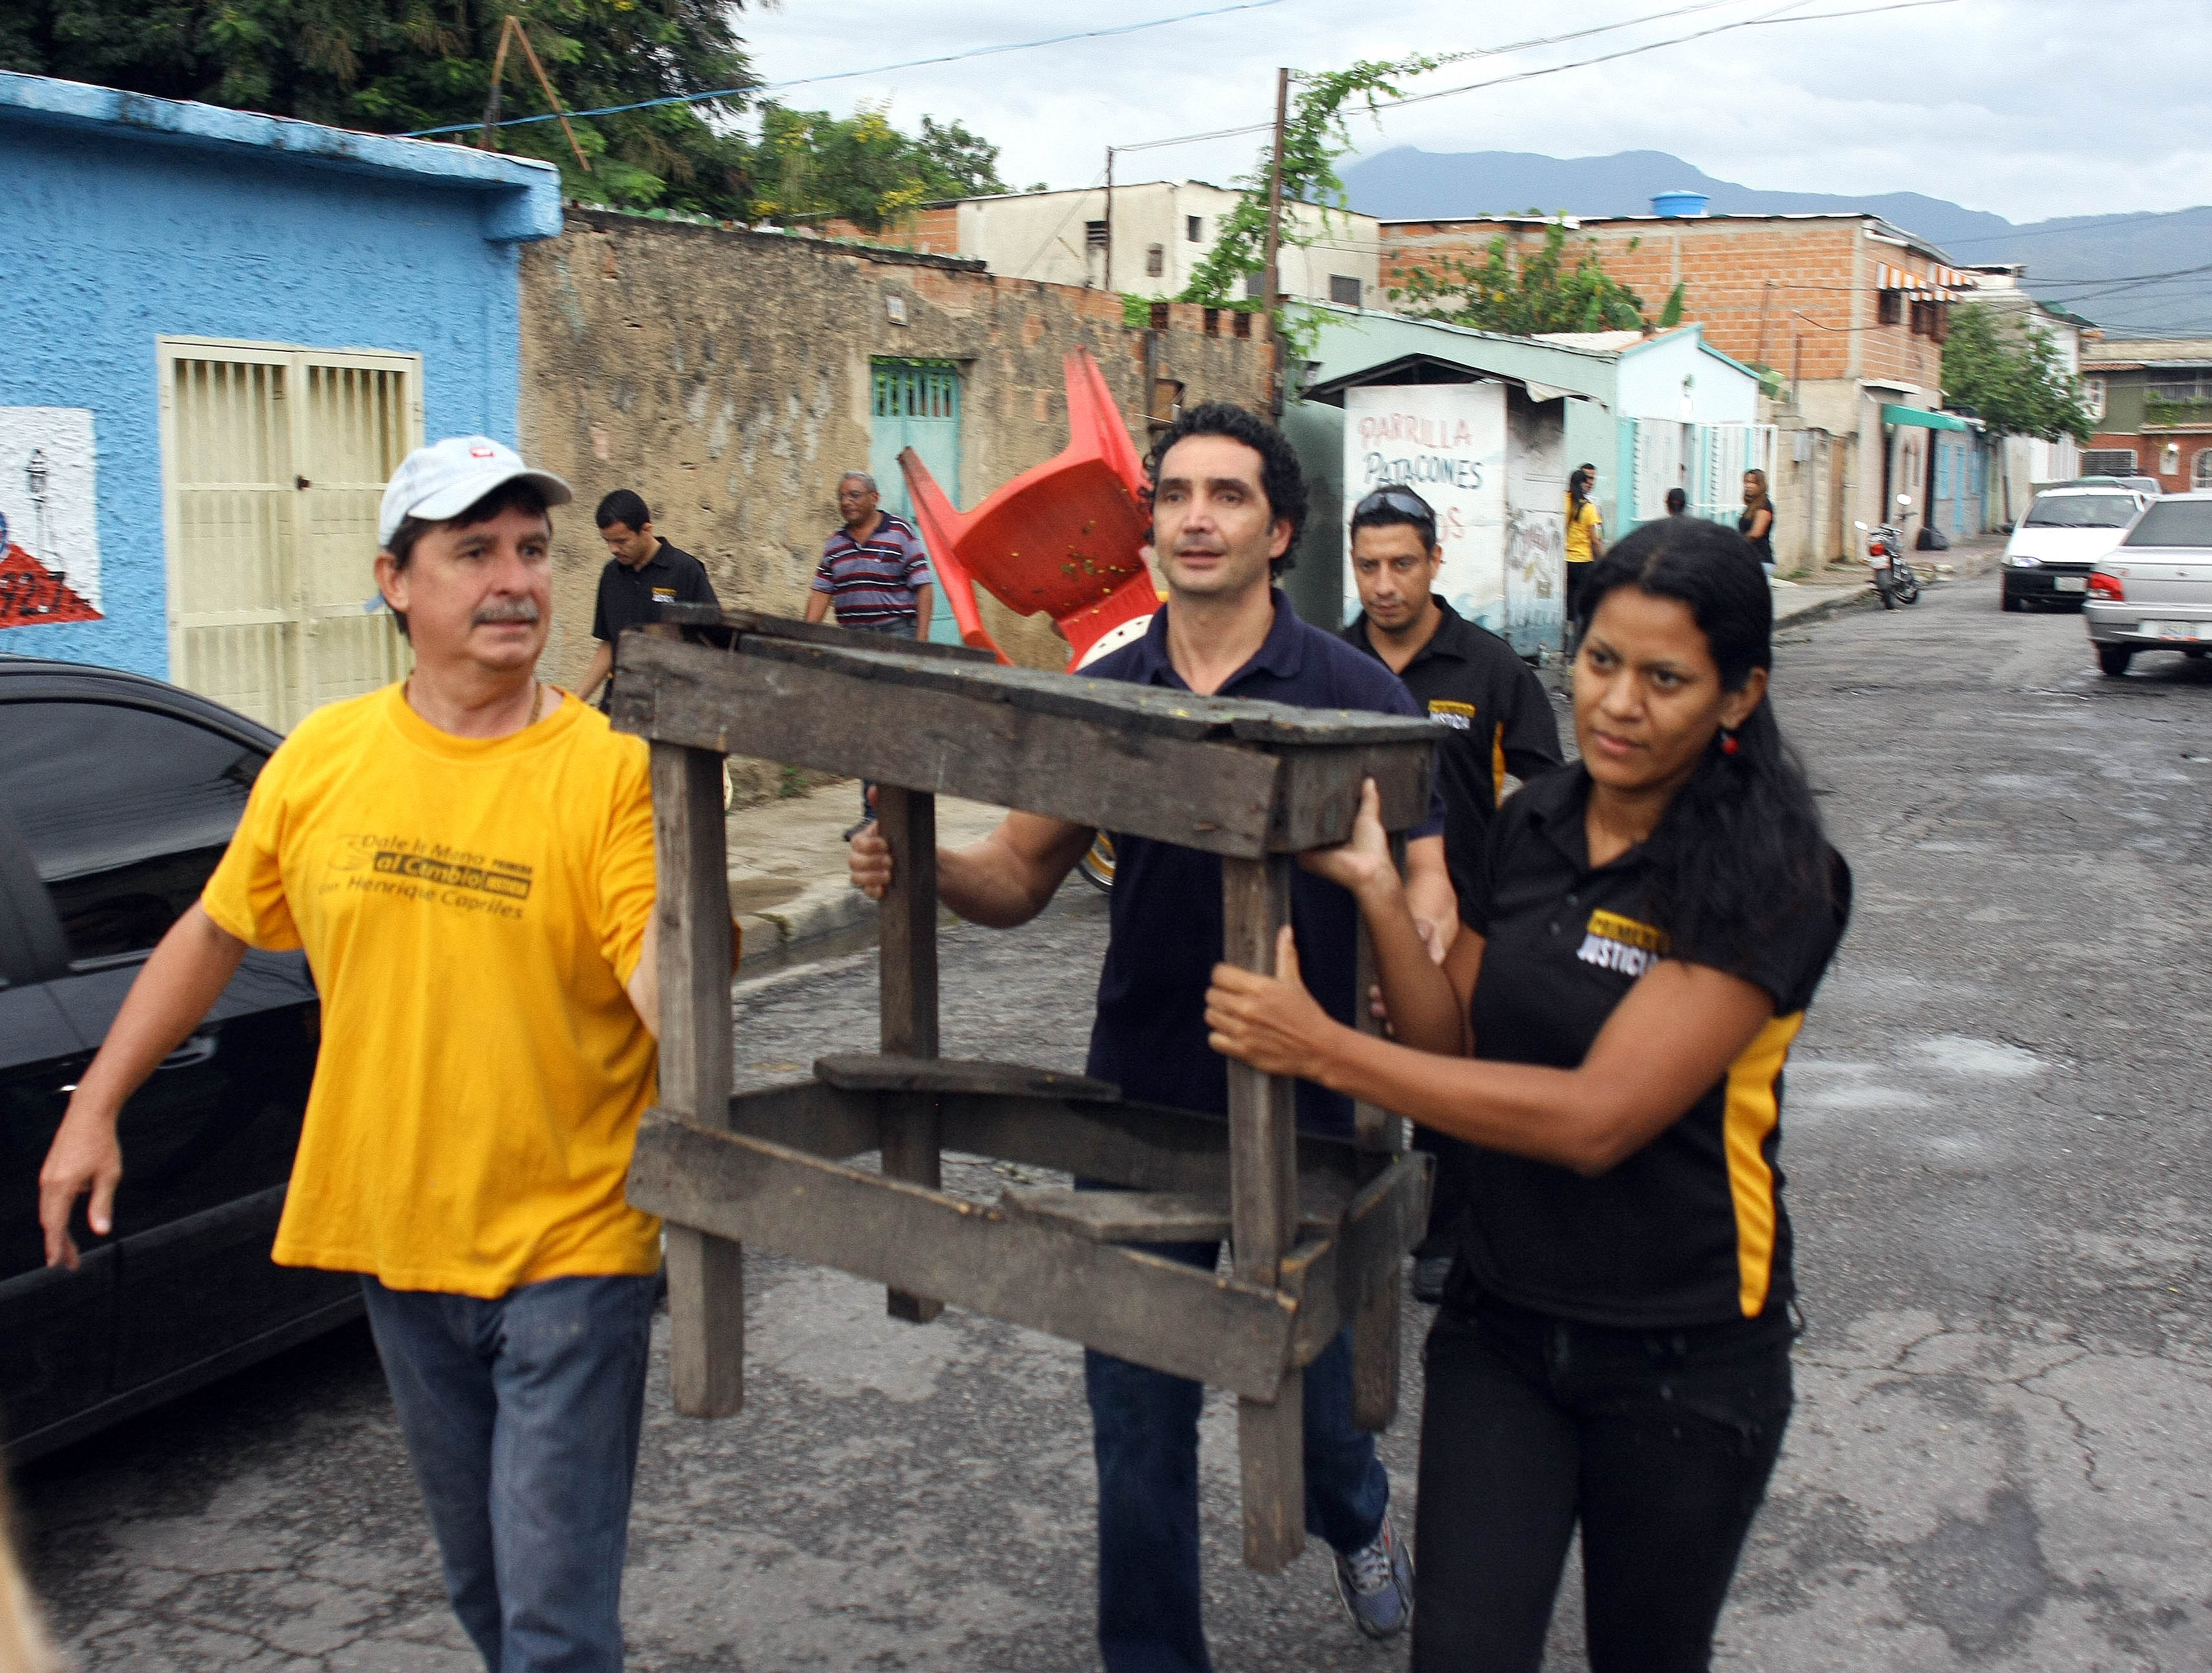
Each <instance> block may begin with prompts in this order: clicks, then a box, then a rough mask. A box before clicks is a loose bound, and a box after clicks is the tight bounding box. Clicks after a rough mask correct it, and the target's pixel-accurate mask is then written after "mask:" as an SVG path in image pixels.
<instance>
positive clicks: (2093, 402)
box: [2081, 338, 2212, 494]
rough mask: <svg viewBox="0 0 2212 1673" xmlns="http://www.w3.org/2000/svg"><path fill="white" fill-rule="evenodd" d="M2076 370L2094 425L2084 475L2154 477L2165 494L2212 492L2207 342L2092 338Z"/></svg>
mask: <svg viewBox="0 0 2212 1673" xmlns="http://www.w3.org/2000/svg"><path fill="white" fill-rule="evenodd" d="M2081 374H2082V376H2081V384H2082V404H2083V405H2085V406H2086V407H2087V409H2088V411H2089V416H2090V417H2091V419H2092V420H2093V421H2094V423H2096V426H2097V431H2096V434H2095V435H2093V436H2091V437H2090V439H2089V445H2088V447H2087V448H2085V449H2084V450H2083V451H2082V454H2081V469H2082V470H2083V471H2084V472H2086V473H2088V474H2091V475H2097V476H2115V477H2132V476H2145V477H2156V478H2158V481H2159V486H2160V487H2161V488H2163V489H2164V490H2166V492H2167V493H2169V494H2179V493H2183V492H2185V491H2187V490H2192V489H2212V339H2208V338H2107V339H2104V340H2097V339H2092V340H2091V341H2089V342H2086V343H2084V344H2082V345H2081Z"/></svg>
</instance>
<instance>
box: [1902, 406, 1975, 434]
mask: <svg viewBox="0 0 2212 1673" xmlns="http://www.w3.org/2000/svg"><path fill="white" fill-rule="evenodd" d="M1881 422H1882V423H1885V424H1917V425H1919V426H1920V428H1921V429H1924V430H1968V429H1973V426H1972V424H1970V423H1967V422H1966V420H1965V419H1963V418H1960V417H1955V416H1954V415H1953V414H1951V413H1948V412H1924V411H1922V410H1921V409H1920V408H1918V407H1917V406H1885V407H1883V408H1882V410H1881Z"/></svg>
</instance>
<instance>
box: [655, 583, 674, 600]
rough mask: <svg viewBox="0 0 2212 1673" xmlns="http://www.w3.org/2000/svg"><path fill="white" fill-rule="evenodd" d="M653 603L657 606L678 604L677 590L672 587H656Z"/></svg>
mask: <svg viewBox="0 0 2212 1673" xmlns="http://www.w3.org/2000/svg"><path fill="white" fill-rule="evenodd" d="M675 602H676V589H675V588H674V587H654V588H653V603H655V604H674V603H675Z"/></svg>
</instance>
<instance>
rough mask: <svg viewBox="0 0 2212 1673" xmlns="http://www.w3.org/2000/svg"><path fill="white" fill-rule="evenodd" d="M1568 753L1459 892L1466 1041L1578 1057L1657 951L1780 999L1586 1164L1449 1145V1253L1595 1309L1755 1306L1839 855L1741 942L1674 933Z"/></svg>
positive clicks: (1599, 1317) (1766, 1292)
mask: <svg viewBox="0 0 2212 1673" xmlns="http://www.w3.org/2000/svg"><path fill="white" fill-rule="evenodd" d="M1589 783H1590V780H1589V773H1588V772H1587V771H1586V770H1584V769H1583V767H1582V766H1581V764H1580V763H1577V764H1576V765H1574V766H1572V767H1570V768H1566V769H1564V770H1561V771H1559V772H1556V773H1550V774H1547V775H1546V776H1544V777H1542V778H1541V779H1538V780H1536V781H1535V782H1534V783H1532V784H1530V785H1528V787H1527V788H1525V789H1523V790H1522V791H1521V792H1519V793H1518V794H1516V795H1515V796H1513V797H1512V798H1511V799H1510V800H1508V801H1507V802H1506V804H1505V806H1504V808H1503V809H1502V810H1501V811H1500V812H1499V813H1498V817H1497V818H1496V819H1495V820H1494V821H1492V825H1491V840H1490V842H1489V843H1488V844H1487V846H1486V850H1485V863H1484V867H1483V874H1482V876H1481V877H1480V879H1479V880H1478V884H1477V886H1476V888H1475V890H1474V892H1472V893H1471V894H1469V895H1467V896H1463V897H1462V899H1461V902H1460V907H1461V916H1462V917H1463V918H1464V919H1465V920H1466V922H1467V924H1468V928H1472V929H1474V930H1476V931H1478V932H1479V933H1480V934H1482V935H1483V936H1484V937H1485V938H1486V944H1485V946H1484V949H1483V955H1482V973H1481V976H1480V978H1479V979H1478V980H1477V982H1476V984H1475V990H1474V1003H1473V1006H1472V1007H1471V1009H1472V1013H1473V1020H1474V1045H1475V1049H1474V1055H1475V1056H1477V1057H1480V1058H1486V1059H1490V1060H1492V1061H1496V1062H1510V1063H1539V1064H1543V1065H1546V1066H1547V1067H1550V1068H1578V1067H1579V1066H1580V1065H1581V1063H1582V1062H1583V1058H1584V1056H1586V1055H1587V1054H1588V1053H1589V1048H1590V1043H1591V1042H1592V1041H1594V1040H1595V1039H1596V1037H1597V1035H1598V1031H1599V1030H1600V1029H1601V1028H1602V1027H1604V1025H1605V1024H1606V1020H1607V1019H1608V1018H1609V1017H1611V1016H1612V1014H1613V1007H1615V1006H1616V1005H1618V1004H1620V1001H1621V998H1622V996H1623V995H1626V993H1627V992H1628V990H1629V989H1630V988H1631V987H1632V986H1633V985H1634V984H1635V982H1636V978H1637V977H1638V976H1641V975H1642V974H1643V973H1644V970H1645V969H1646V968H1647V967H1648V966H1649V965H1650V964H1652V963H1653V962H1654V961H1655V960H1656V959H1658V958H1667V957H1672V958H1681V959H1685V960H1687V961H1689V962H1691V963H1692V964H1710V965H1712V966H1713V967H1715V968H1717V969H1720V970H1726V971H1728V972H1729V974H1731V975H1734V976H1741V978H1742V979H1743V980H1745V981H1747V982H1749V983H1753V984H1755V985H1756V986H1758V987H1760V988H1763V989H1765V990H1766V991H1767V992H1768V993H1769V994H1771V995H1773V998H1774V1016H1773V1019H1772V1020H1771V1021H1770V1022H1769V1023H1768V1024H1767V1025H1766V1026H1765V1028H1763V1029H1762V1030H1760V1031H1759V1035H1758V1037H1756V1038H1754V1039H1753V1041H1752V1043H1751V1044H1750V1045H1748V1046H1747V1047H1746V1048H1745V1049H1744V1050H1743V1053H1742V1055H1741V1056H1739V1057H1738V1058H1737V1059H1736V1061H1735V1062H1734V1063H1732V1064H1730V1065H1729V1069H1728V1072H1727V1073H1726V1074H1723V1076H1722V1077H1721V1078H1720V1079H1719V1080H1717V1081H1715V1082H1714V1083H1713V1085H1712V1086H1711V1087H1710V1088H1709V1089H1708V1090H1707V1091H1706V1092H1705V1096H1704V1097H1702V1098H1699V1100H1698V1101H1697V1103H1696V1104H1693V1105H1692V1107H1691V1109H1690V1110H1689V1111H1688V1112H1687V1113H1686V1114H1685V1115H1684V1116H1682V1118H1681V1119H1680V1120H1679V1121H1677V1122H1675V1123H1674V1125H1673V1126H1671V1127H1669V1128H1668V1129H1667V1130H1666V1131H1665V1132H1663V1133H1662V1134H1661V1135H1659V1136H1658V1137H1657V1138H1656V1139H1654V1140H1653V1141H1651V1142H1650V1144H1648V1145H1646V1146H1645V1147H1644V1148H1643V1149H1642V1150H1640V1151H1638V1152H1637V1153H1636V1154H1634V1155H1633V1156H1631V1157H1630V1158H1628V1159H1627V1160H1626V1161H1624V1162H1622V1163H1621V1164H1620V1165H1619V1166H1617V1167H1615V1168H1613V1169H1612V1170H1611V1171H1608V1172H1607V1173H1604V1174H1602V1175H1601V1176H1599V1177H1596V1178H1595V1179H1585V1178H1583V1177H1582V1176H1581V1175H1579V1174H1577V1173H1575V1172H1573V1171H1571V1170H1570V1169H1567V1168H1564V1167H1559V1166H1555V1165H1553V1164H1550V1163H1547V1162H1537V1161H1531V1160H1528V1159H1525V1158H1522V1157H1517V1156H1508V1155H1505V1154H1504V1153H1500V1152H1498V1151H1494V1150H1486V1149H1484V1148H1482V1147H1480V1146H1476V1145H1461V1146H1455V1147H1453V1150H1452V1153H1451V1154H1450V1155H1449V1156H1448V1157H1447V1158H1446V1159H1445V1164H1444V1165H1446V1166H1448V1167H1455V1168H1458V1169H1460V1170H1462V1183H1464V1185H1465V1188H1466V1189H1467V1192H1468V1196H1469V1198H1470V1200H1471V1207H1472V1212H1471V1213H1470V1214H1468V1215H1467V1216H1466V1217H1465V1219H1463V1220H1462V1222H1461V1233H1460V1250H1461V1256H1462V1260H1463V1261H1464V1262H1465V1263H1466V1266H1467V1269H1468V1274H1469V1275H1470V1276H1471V1277H1472V1278H1473V1280H1474V1283H1475V1284H1476V1285H1477V1286H1478V1287H1480V1289H1482V1290H1484V1291H1487V1292H1489V1293H1492V1294H1495V1295H1497V1296H1498V1297H1500V1298H1501V1299H1504V1300H1506V1301H1509V1302H1511V1303H1513V1304H1515V1305H1518V1306H1522V1307H1529V1308H1534V1309H1535V1310H1537V1311H1542V1312H1547V1313H1552V1314H1555V1315H1558V1316H1560V1317H1567V1318H1574V1319H1580V1320H1583V1321H1585V1322H1587V1323H1593V1324H1605V1325H1620V1326H1627V1327H1631V1328H1650V1327H1674V1326H1682V1325H1692V1324H1707V1323H1721V1322H1723V1321H1724V1320H1729V1319H1746V1318H1756V1317H1760V1316H1762V1315H1767V1314H1769V1313H1770V1310H1772V1309H1776V1308H1778V1307H1780V1306H1781V1305H1782V1304H1783V1303H1784V1302H1786V1301H1787V1300H1788V1299H1790V1295H1791V1293H1792V1292H1793V1283H1792V1278H1791V1273H1790V1216H1789V1214H1788V1213H1787V1211H1786V1210H1785V1209H1784V1207H1783V1202H1782V1186H1783V1176H1782V1169H1781V1165H1780V1162H1779V1160H1778V1151H1779V1148H1780V1145H1781V1138H1782V1126H1781V1117H1782V1068H1783V1064H1784V1061H1785V1060H1786V1059H1787V1057H1788V1056H1789V1054H1790V1043H1791V1042H1792V1041H1793V1040H1795V1039H1796V1037H1797V1031H1798V1030H1799V1029H1800V1028H1801V1027H1802V1026H1803V1025H1804V1021H1805V1007H1807V1005H1808V1004H1809V1003H1810V1002H1811V1001H1812V997H1813V990H1814V989H1815V988H1816V987H1818V986H1819V985H1820V977H1821V976H1822V974H1823V973H1824V972H1825V971H1826V970H1827V968H1828V961H1829V960H1830V958H1832V957H1833V956H1834V954H1835V951H1836V944H1837V943H1838V941H1839V940H1841V939H1842V938H1843V933H1844V924H1845V922H1847V921H1848V919H1849V917H1850V887H1851V885H1850V867H1847V866H1846V865H1845V864H1844V860H1843V856H1842V855H1838V854H1837V853H1836V852H1835V851H1834V850H1833V849H1831V850H1830V851H1829V855H1828V863H1829V868H1830V875H1831V878H1832V885H1831V889H1830V898H1829V899H1828V900H1826V901H1822V902H1820V903H1816V904H1815V905H1814V906H1813V907H1811V908H1810V909H1808V910H1807V911H1805V912H1804V913H1802V915H1800V916H1799V919H1798V920H1797V922H1794V923H1791V924H1789V925H1787V926H1786V927H1784V928H1783V929H1782V930H1781V931H1779V932H1778V934H1774V935H1772V936H1771V937H1769V938H1768V939H1767V940H1766V942H1765V945H1763V946H1760V947H1759V948H1758V949H1756V950H1755V951H1754V952H1753V953H1752V954H1750V955H1749V956H1748V957H1730V956H1728V955H1725V954H1719V953H1716V952H1712V951H1711V950H1710V949H1703V948H1699V947H1696V946H1671V947H1670V946H1669V944H1668V937H1667V936H1666V934H1664V933H1663V932H1662V931H1661V930H1660V929H1658V928H1656V926H1654V925H1653V924H1652V922H1651V921H1650V909H1649V906H1648V904H1647V888H1648V867H1647V864H1646V861H1645V857H1644V849H1642V847H1641V846H1640V845H1639V846H1638V847H1636V848H1633V849H1630V850H1629V851H1628V852H1627V853H1626V854H1625V855H1621V856H1620V858H1619V859H1617V860H1615V861H1613V862H1612V863H1611V864H1609V865H1605V866H1600V867H1595V868H1593V867H1591V866H1590V864H1589V847H1588V844H1587V842H1586V840H1585V837H1584V832H1583V812H1584V809H1585V807H1586V806H1587V804H1588V801H1589Z"/></svg>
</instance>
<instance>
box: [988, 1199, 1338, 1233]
mask: <svg viewBox="0 0 2212 1673" xmlns="http://www.w3.org/2000/svg"><path fill="white" fill-rule="evenodd" d="M999 1206H1000V1208H1004V1209H1005V1210H1006V1212H1007V1213H1008V1214H1019V1215H1022V1216H1024V1218H1026V1219H1030V1220H1049V1221H1052V1222H1053V1223H1054V1224H1055V1225H1059V1226H1066V1227H1067V1228H1068V1229H1069V1230H1070V1231H1073V1232H1076V1233H1078V1234H1079V1235H1080V1236H1083V1237H1086V1238H1091V1240H1092V1241H1093V1242H1095V1243H1209V1242H1211V1243H1218V1242H1219V1241H1220V1240H1221V1239H1222V1238H1225V1237H1227V1236H1228V1235H1229V1199H1228V1197H1227V1196H1226V1195H1213V1196H1203V1195H1193V1194H1191V1193H1188V1192H1183V1191H1098V1190H1081V1191H1079V1190H1073V1189H1069V1188H1067V1187H1066V1186H1061V1185H1030V1186H1018V1187H1014V1188H1012V1189H1007V1190H1005V1191H1002V1192H1001V1193H1000V1195H999ZM1303 1210H1304V1212H1303V1213H1302V1214H1301V1215H1300V1218H1299V1221H1298V1230H1299V1232H1301V1233H1302V1234H1304V1235H1310V1236H1317V1237H1324V1238H1325V1237H1328V1236H1330V1235H1332V1234H1333V1233H1334V1231H1335V1228H1336V1221H1337V1219H1338V1217H1339V1213H1340V1210H1334V1209H1332V1208H1330V1207H1329V1206H1328V1204H1327V1203H1325V1202H1306V1203H1304V1205H1303Z"/></svg>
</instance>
